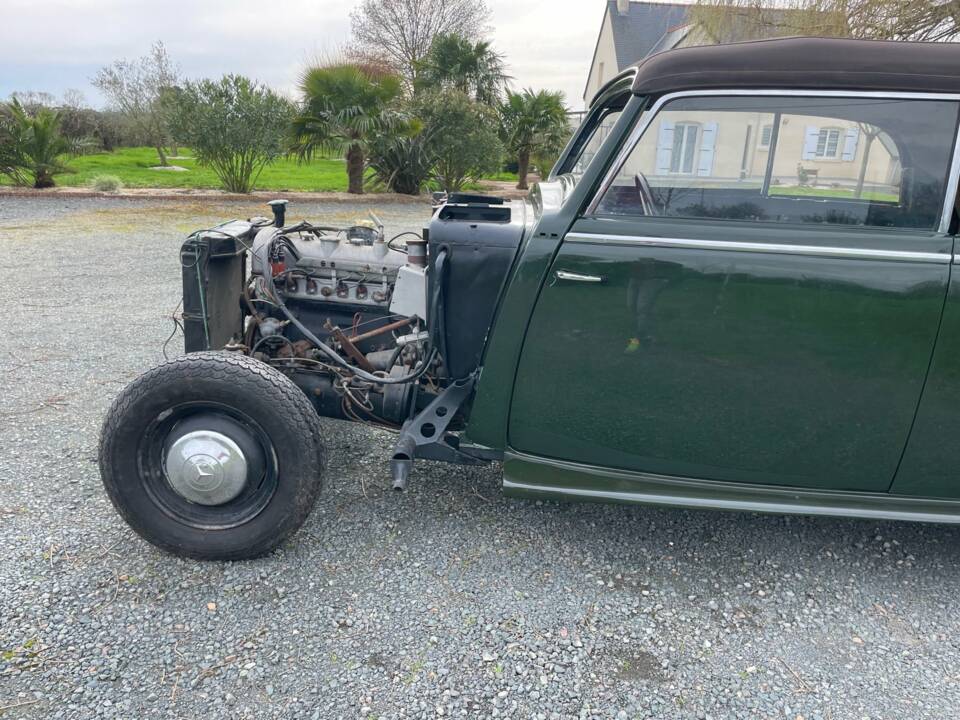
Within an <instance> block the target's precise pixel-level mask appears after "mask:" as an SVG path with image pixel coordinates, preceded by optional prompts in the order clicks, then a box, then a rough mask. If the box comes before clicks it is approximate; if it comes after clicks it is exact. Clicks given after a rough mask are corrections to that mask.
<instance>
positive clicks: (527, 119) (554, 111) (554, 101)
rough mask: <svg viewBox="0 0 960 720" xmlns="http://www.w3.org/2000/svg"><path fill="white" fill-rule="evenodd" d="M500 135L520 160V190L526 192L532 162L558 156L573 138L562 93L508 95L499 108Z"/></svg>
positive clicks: (518, 177) (518, 174) (528, 92)
mask: <svg viewBox="0 0 960 720" xmlns="http://www.w3.org/2000/svg"><path fill="white" fill-rule="evenodd" d="M500 132H501V135H502V137H503V143H504V145H506V147H507V150H508V151H509V152H510V153H512V154H513V155H514V156H515V157H516V158H517V180H518V182H517V189H518V190H526V189H527V173H528V172H529V171H530V158H531V157H534V156H543V157H546V156H548V155H552V154H553V155H555V154H556V153H558V152H559V151H560V150H561V149H563V145H564V143H565V142H566V140H567V137H568V136H569V134H570V126H569V123H568V121H567V111H566V108H564V106H563V93H562V92H551V91H549V90H540V91H538V92H534V91H533V90H524V91H523V92H522V93H514V92H508V93H507V99H506V101H505V102H504V103H503V105H501V106H500ZM544 169H545V168H540V170H541V172H542V171H543V170H544Z"/></svg>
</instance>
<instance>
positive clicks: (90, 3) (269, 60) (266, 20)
mask: <svg viewBox="0 0 960 720" xmlns="http://www.w3.org/2000/svg"><path fill="white" fill-rule="evenodd" d="M0 3H2V6H3V9H2V15H3V22H2V23H0V98H2V97H6V96H8V95H9V94H10V93H11V92H14V91H16V90H42V91H47V92H51V93H54V94H55V95H60V94H61V93H62V92H63V91H64V90H66V89H67V88H77V89H79V90H81V91H82V92H83V93H84V94H85V95H86V97H87V98H88V99H89V100H90V101H91V102H94V103H98V102H99V101H100V98H99V96H98V95H97V92H96V91H95V90H94V89H93V88H91V86H90V78H91V77H92V76H93V74H94V73H95V72H96V71H97V69H98V68H99V67H101V66H103V65H105V64H107V63H109V62H111V61H113V60H115V59H118V58H122V57H130V58H132V57H137V56H139V55H142V54H144V52H145V50H146V48H148V47H149V45H150V44H151V43H152V42H153V41H155V40H158V39H159V40H162V41H163V42H164V44H165V45H166V46H167V49H168V51H169V52H170V54H171V56H172V57H173V58H174V59H175V60H176V61H177V63H178V64H179V65H180V66H181V68H182V69H183V71H184V73H185V74H186V75H187V76H189V77H201V76H219V75H221V74H223V73H226V72H234V73H241V74H243V75H249V76H251V77H254V78H257V79H258V80H260V81H262V82H265V83H267V84H269V85H270V86H272V87H274V88H276V89H278V90H282V91H286V92H291V91H293V89H294V88H295V87H296V83H297V77H298V74H299V71H300V69H301V68H302V67H303V66H304V64H305V63H306V62H308V61H309V60H310V59H311V58H313V57H316V56H318V55H322V54H324V53H329V52H331V51H334V50H336V49H337V48H338V47H340V46H342V45H343V44H344V43H345V42H346V41H347V40H348V39H349V35H350V19H349V13H350V10H351V9H352V8H353V7H354V6H355V5H356V0H275V1H274V2H271V3H264V2H262V0H165V1H164V2H155V1H153V0H43V1H42V2H37V0H0ZM488 3H489V5H490V8H491V10H492V17H491V25H492V28H493V36H492V39H493V42H494V45H495V46H496V48H497V49H498V50H499V51H500V52H502V53H503V54H504V55H505V56H506V59H507V62H508V64H509V66H510V72H511V75H513V77H514V86H515V87H519V88H523V87H535V88H547V89H551V90H562V91H563V92H564V94H565V95H566V96H567V100H568V102H569V103H570V104H571V105H572V106H578V103H580V94H581V93H582V90H583V83H584V81H585V78H586V73H587V66H588V64H589V62H590V57H591V55H592V53H593V46H594V43H595V42H596V35H597V32H598V30H599V27H600V20H601V17H602V14H603V8H604V0H562V1H557V0H553V1H551V0H526V1H524V0H488Z"/></svg>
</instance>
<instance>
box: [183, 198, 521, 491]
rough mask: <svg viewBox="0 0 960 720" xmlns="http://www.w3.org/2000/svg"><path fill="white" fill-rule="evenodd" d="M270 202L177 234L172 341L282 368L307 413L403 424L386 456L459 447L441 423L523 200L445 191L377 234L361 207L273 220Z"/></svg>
mask: <svg viewBox="0 0 960 720" xmlns="http://www.w3.org/2000/svg"><path fill="white" fill-rule="evenodd" d="M270 205H271V207H272V210H273V213H274V217H273V219H272V220H271V219H269V218H263V217H261V218H252V219H250V220H249V221H240V220H234V221H232V222H229V223H225V224H223V225H220V226H217V227H216V228H213V229H210V230H204V231H199V232H197V233H194V234H193V235H191V236H190V238H188V239H187V241H186V242H185V243H184V245H183V248H182V250H181V262H182V264H183V268H184V272H183V279H184V311H183V321H184V322H183V324H184V336H185V345H186V350H187V351H188V352H192V351H196V350H206V349H224V350H230V351H234V352H240V353H244V354H247V355H251V356H253V357H255V358H257V359H258V360H261V361H262V362H265V363H268V364H270V365H273V366H274V367H276V368H278V369H279V370H281V371H282V372H284V373H285V374H287V375H288V376H289V377H290V378H291V379H292V380H293V381H294V382H295V383H296V384H297V385H298V386H300V388H301V389H302V390H303V391H304V392H305V393H306V394H307V396H308V397H310V399H311V400H312V401H313V403H314V406H315V407H316V409H317V412H318V413H319V414H321V415H324V416H327V417H336V418H343V419H349V420H355V421H360V422H366V423H373V424H376V425H381V426H385V427H390V428H395V429H403V430H404V432H406V433H407V436H406V437H405V436H404V433H403V432H402V433H401V442H400V444H398V451H397V452H398V454H395V459H396V458H397V457H398V456H399V457H401V458H406V459H407V461H409V460H412V457H413V456H414V454H417V455H429V453H426V452H421V451H420V450H421V449H422V448H420V446H425V445H429V444H434V445H435V444H437V443H438V442H440V447H441V450H440V451H439V452H434V456H437V457H438V459H443V458H442V457H441V456H442V455H443V454H444V453H446V454H450V453H455V454H456V453H459V450H458V443H457V440H456V438H455V437H454V436H452V435H451V434H450V431H454V430H456V429H457V428H458V426H459V424H460V423H461V421H462V417H463V413H464V411H465V408H466V405H467V403H468V401H469V395H470V391H471V389H472V384H473V380H474V379H475V374H476V370H477V367H478V366H479V363H480V358H481V355H482V351H483V347H484V342H485V338H486V334H487V332H488V331H489V327H490V324H491V321H492V318H493V313H494V310H495V308H496V303H497V299H498V297H499V293H500V289H501V286H502V284H503V282H504V280H505V278H506V275H507V271H508V270H509V267H510V264H511V262H512V261H513V258H514V256H515V254H516V250H517V247H518V245H519V242H520V239H521V237H522V235H523V227H524V214H525V206H524V205H523V204H522V203H517V204H514V205H513V206H510V205H505V204H504V203H503V202H502V201H500V200H497V199H496V198H482V197H481V198H478V197H471V196H460V197H453V198H450V202H443V203H441V204H439V206H438V207H437V208H436V210H435V213H434V218H433V220H432V222H431V224H430V227H429V228H427V229H425V230H424V231H423V235H420V234H418V233H413V232H405V233H400V234H398V235H395V236H393V237H391V238H389V239H388V238H387V236H386V234H385V233H384V228H383V225H382V223H381V222H380V221H379V219H378V218H376V216H373V215H371V217H370V219H369V220H365V221H361V222H358V223H356V224H353V225H349V226H334V225H324V224H313V223H310V222H306V221H303V222H298V223H295V224H292V225H286V223H285V213H286V201H282V200H276V201H273V202H272V203H270ZM481 225H482V226H483V230H484V232H483V233H482V234H478V233H477V232H476V230H477V228H478V227H479V226H481ZM247 256H249V258H250V262H249V268H248V267H247ZM411 428H412V429H411ZM414 430H415V431H416V432H414ZM401 446H404V447H406V449H405V450H404V449H401ZM407 456H409V457H407ZM395 474H396V473H395Z"/></svg>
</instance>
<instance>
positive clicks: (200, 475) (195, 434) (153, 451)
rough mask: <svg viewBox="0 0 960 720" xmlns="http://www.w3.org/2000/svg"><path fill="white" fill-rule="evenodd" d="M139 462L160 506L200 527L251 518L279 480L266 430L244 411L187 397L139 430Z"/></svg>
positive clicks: (234, 523) (210, 527)
mask: <svg viewBox="0 0 960 720" xmlns="http://www.w3.org/2000/svg"><path fill="white" fill-rule="evenodd" d="M137 463H138V467H139V470H140V478H141V482H142V484H143V489H144V491H145V492H146V493H147V495H148V496H149V497H150V498H151V500H153V502H154V503H155V504H156V505H157V507H158V508H159V509H160V510H161V511H162V512H164V513H165V514H166V515H168V516H169V517H171V518H172V519H174V520H177V521H178V522H181V523H183V524H185V525H189V526H192V527H196V528H200V529H207V530H214V529H224V528H229V527H234V526H237V525H241V524H243V523H245V522H248V521H249V520H251V519H252V518H253V517H255V516H256V515H258V514H259V513H260V512H262V511H263V509H264V508H265V507H266V506H267V505H268V504H269V503H270V500H271V498H272V497H273V495H274V493H275V492H276V490H277V485H278V483H277V478H278V472H277V459H276V453H275V452H274V449H273V443H272V442H271V440H270V437H269V436H268V435H267V433H266V432H265V431H264V430H263V428H262V427H261V426H260V425H259V424H258V423H257V422H256V421H254V420H253V419H252V418H250V417H249V416H248V415H246V414H245V413H243V412H241V411H239V410H237V409H235V408H232V407H229V406H226V405H220V404H216V403H187V404H183V405H178V406H176V407H173V408H170V409H168V410H165V411H164V412H162V413H161V414H160V415H158V416H157V418H156V419H155V420H154V421H153V422H152V423H150V425H149V426H148V427H147V429H146V431H145V432H144V434H143V436H142V439H141V442H140V445H139V448H138V452H137Z"/></svg>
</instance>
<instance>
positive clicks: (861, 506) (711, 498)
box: [503, 451, 960, 524]
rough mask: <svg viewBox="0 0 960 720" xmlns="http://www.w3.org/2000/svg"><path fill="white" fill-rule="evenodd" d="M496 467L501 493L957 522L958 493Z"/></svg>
mask: <svg viewBox="0 0 960 720" xmlns="http://www.w3.org/2000/svg"><path fill="white" fill-rule="evenodd" d="M503 474H504V479H503V490H504V493H506V494H507V495H510V496H512V497H522V498H529V499H541V500H591V501H600V502H614V503H634V504H642V505H662V506H667V507H685V508H697V509H709V510H739V511H747V512H767V513H792V514H798V515H831V516H839V517H858V518H870V519H874V520H908V521H918V522H936V523H949V524H957V523H960V501H958V500H950V499H935V498H934V499H931V498H919V497H908V496H903V495H890V494H887V493H868V492H838V491H831V490H810V489H804V488H788V487H777V486H765V485H753V484H744V483H718V482H713V481H710V480H696V479H691V478H678V477H667V476H662V475H654V474H650V473H632V472H628V471H626V470H611V469H610V468H604V467H596V466H593V467H591V466H587V465H578V464H576V463H567V462H563V461H560V460H549V459H545V458H540V457H532V456H527V455H523V454H522V453H517V452H512V451H511V452H508V453H507V454H506V456H505V458H504V463H503Z"/></svg>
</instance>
